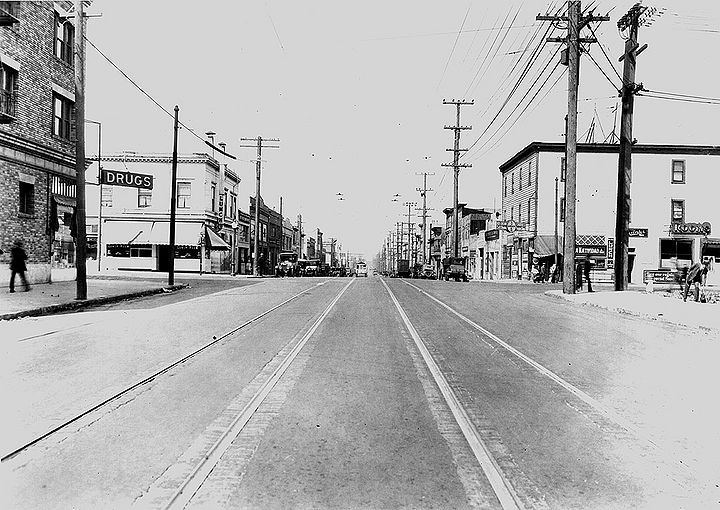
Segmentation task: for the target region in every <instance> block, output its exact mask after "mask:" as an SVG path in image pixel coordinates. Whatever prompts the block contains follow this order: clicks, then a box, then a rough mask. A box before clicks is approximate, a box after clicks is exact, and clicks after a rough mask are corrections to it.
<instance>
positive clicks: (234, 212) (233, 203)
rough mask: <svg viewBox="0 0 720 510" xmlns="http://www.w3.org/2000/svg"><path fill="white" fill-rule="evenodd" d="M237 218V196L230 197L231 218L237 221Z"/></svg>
mask: <svg viewBox="0 0 720 510" xmlns="http://www.w3.org/2000/svg"><path fill="white" fill-rule="evenodd" d="M236 216H237V196H236V195H230V217H231V218H232V219H235V217H236Z"/></svg>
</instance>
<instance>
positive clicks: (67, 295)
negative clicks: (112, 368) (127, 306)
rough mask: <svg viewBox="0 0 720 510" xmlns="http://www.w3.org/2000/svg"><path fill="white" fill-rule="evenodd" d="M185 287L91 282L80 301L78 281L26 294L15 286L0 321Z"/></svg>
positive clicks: (0, 297)
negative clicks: (77, 293) (84, 298)
mask: <svg viewBox="0 0 720 510" xmlns="http://www.w3.org/2000/svg"><path fill="white" fill-rule="evenodd" d="M184 287H185V285H183V284H179V285H173V286H172V287H169V286H168V285H167V275H166V278H165V281H163V280H160V279H150V278H148V279H119V278H88V279H87V299H86V300H83V301H77V300H76V299H75V296H76V283H75V281H64V282H56V283H44V284H37V285H33V286H32V288H31V289H30V292H23V287H22V285H17V284H16V286H15V292H14V293H12V294H10V293H9V292H8V290H7V289H5V290H4V292H2V293H0V320H8V319H17V318H20V317H30V316H37V315H49V314H53V313H58V312H62V311H65V310H76V309H80V308H87V307H90V306H93V305H98V304H102V303H111V302H115V301H122V300H123V299H131V298H136V297H141V296H148V295H151V294H159V293H161V292H172V291H175V290H178V289H182V288H184Z"/></svg>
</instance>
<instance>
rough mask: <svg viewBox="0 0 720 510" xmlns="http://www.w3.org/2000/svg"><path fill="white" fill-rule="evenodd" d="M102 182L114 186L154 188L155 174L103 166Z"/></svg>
mask: <svg viewBox="0 0 720 510" xmlns="http://www.w3.org/2000/svg"><path fill="white" fill-rule="evenodd" d="M100 183H101V184H111V185H113V186H130V187H131V188H144V189H152V188H153V176H152V175H147V174H134V173H132V172H120V171H118V170H110V169H107V168H103V171H102V174H101V176H100Z"/></svg>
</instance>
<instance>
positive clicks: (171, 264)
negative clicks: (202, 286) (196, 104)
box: [168, 105, 205, 285]
mask: <svg viewBox="0 0 720 510" xmlns="http://www.w3.org/2000/svg"><path fill="white" fill-rule="evenodd" d="M179 112H180V108H178V105H175V121H174V123H173V153H172V167H171V171H170V239H169V241H168V243H169V244H170V246H168V257H170V260H169V261H168V285H175V209H176V207H177V142H178V116H179ZM204 234H205V232H204V231H203V235H204ZM202 248H203V247H202V246H201V247H200V268H201V270H202V260H203V253H202V251H203V250H202Z"/></svg>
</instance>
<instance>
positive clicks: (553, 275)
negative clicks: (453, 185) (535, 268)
mask: <svg viewBox="0 0 720 510" xmlns="http://www.w3.org/2000/svg"><path fill="white" fill-rule="evenodd" d="M557 277H558V275H557V264H555V263H553V265H552V266H550V283H555V282H557Z"/></svg>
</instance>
